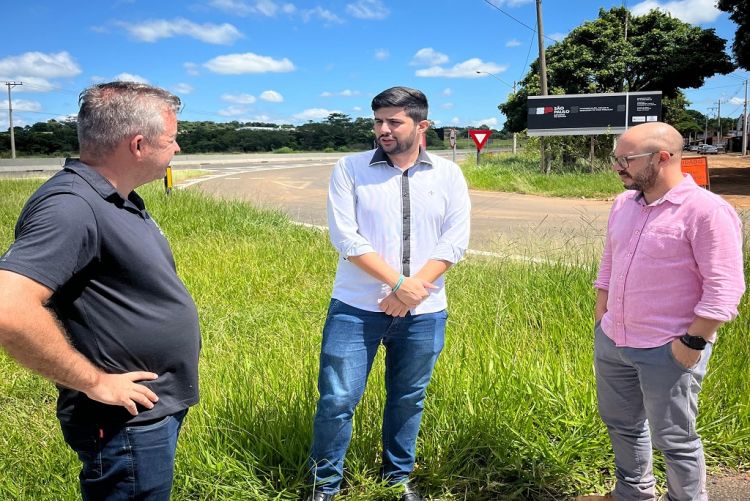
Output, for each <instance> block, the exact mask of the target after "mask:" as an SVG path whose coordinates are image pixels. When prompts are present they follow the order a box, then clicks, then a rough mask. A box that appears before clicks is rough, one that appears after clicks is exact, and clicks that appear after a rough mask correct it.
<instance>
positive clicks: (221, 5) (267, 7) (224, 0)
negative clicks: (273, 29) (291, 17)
mask: <svg viewBox="0 0 750 501" xmlns="http://www.w3.org/2000/svg"><path fill="white" fill-rule="evenodd" d="M209 5H211V6H212V7H216V8H217V9H219V10H222V11H224V12H226V13H228V14H233V15H235V16H248V15H261V16H266V17H274V16H276V14H278V13H279V12H282V13H284V14H292V13H294V11H295V10H296V9H297V8H296V7H295V6H294V5H293V4H290V3H286V4H278V3H276V2H274V1H273V0H256V1H254V2H248V1H244V0H212V1H211V2H210V3H209Z"/></svg>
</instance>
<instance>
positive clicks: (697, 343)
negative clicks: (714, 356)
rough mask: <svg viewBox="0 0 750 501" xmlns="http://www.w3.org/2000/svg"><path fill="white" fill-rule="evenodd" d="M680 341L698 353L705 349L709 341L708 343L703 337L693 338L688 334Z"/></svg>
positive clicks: (681, 337)
mask: <svg viewBox="0 0 750 501" xmlns="http://www.w3.org/2000/svg"><path fill="white" fill-rule="evenodd" d="M680 341H682V344H684V345H685V346H687V347H688V348H692V349H693V350H698V351H702V350H703V349H705V348H706V345H707V344H708V341H706V340H705V338H702V337H701V336H691V335H690V334H688V333H687V332H686V333H685V334H683V335H682V336H680Z"/></svg>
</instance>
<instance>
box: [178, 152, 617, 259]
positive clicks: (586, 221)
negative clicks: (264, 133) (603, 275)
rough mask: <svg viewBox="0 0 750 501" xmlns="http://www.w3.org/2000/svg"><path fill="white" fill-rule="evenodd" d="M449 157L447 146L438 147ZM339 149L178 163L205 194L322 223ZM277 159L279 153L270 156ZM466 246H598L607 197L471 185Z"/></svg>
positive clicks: (529, 252) (532, 253) (558, 249)
mask: <svg viewBox="0 0 750 501" xmlns="http://www.w3.org/2000/svg"><path fill="white" fill-rule="evenodd" d="M438 154H441V155H443V156H445V157H447V158H451V152H450V151H447V152H438ZM339 156H340V155H329V156H327V157H320V156H310V157H308V156H305V157H302V156H301V157H298V158H296V159H288V158H287V159H284V161H274V160H275V159H273V158H271V159H263V161H257V162H254V163H252V164H247V163H246V164H243V165H234V164H232V165H227V164H225V165H215V164H211V165H205V164H204V165H200V164H192V165H189V164H182V165H179V167H180V168H196V167H200V168H203V169H207V170H208V171H209V173H208V174H207V175H206V176H203V177H201V178H197V179H192V180H190V181H188V182H187V183H185V184H186V185H189V186H196V187H197V188H199V189H201V190H202V191H204V192H206V193H209V194H211V195H214V196H217V197H220V198H228V199H237V200H245V201H248V202H251V203H253V204H255V205H259V206H262V207H267V208H273V209H279V210H282V211H284V212H286V213H287V214H289V216H290V217H291V218H292V219H293V220H295V221H297V222H300V223H304V224H311V225H318V226H325V224H326V209H325V208H326V194H327V189H328V179H329V177H330V174H331V170H332V169H333V165H334V163H335V161H336V160H337V159H338V158H339ZM276 158H278V156H277V157H276ZM470 197H471V201H472V237H471V243H470V247H471V249H472V250H475V251H481V252H490V253H496V254H500V255H504V256H506V255H507V256H522V257H528V258H545V257H557V256H559V255H561V254H563V253H566V252H568V251H570V250H571V249H576V250H577V251H581V250H582V249H586V250H588V251H591V252H598V251H600V249H601V242H602V238H603V236H604V233H605V230H606V224H607V216H608V214H609V206H610V203H609V202H607V201H597V200H569V199H567V200H566V199H557V198H544V197H537V196H529V195H518V194H513V193H494V192H483V191H476V190H471V192H470Z"/></svg>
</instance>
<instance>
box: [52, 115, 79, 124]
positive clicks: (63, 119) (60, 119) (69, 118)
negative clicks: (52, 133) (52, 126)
mask: <svg viewBox="0 0 750 501" xmlns="http://www.w3.org/2000/svg"><path fill="white" fill-rule="evenodd" d="M55 120H56V121H58V122H75V121H76V120H78V115H77V114H75V113H71V114H70V115H59V116H56V117H55Z"/></svg>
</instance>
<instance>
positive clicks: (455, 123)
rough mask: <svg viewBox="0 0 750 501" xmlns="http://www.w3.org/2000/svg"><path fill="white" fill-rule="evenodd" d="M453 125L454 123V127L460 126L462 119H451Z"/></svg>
mask: <svg viewBox="0 0 750 501" xmlns="http://www.w3.org/2000/svg"><path fill="white" fill-rule="evenodd" d="M451 123H452V124H453V125H458V124H460V123H461V119H460V118H458V117H453V118H451Z"/></svg>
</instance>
